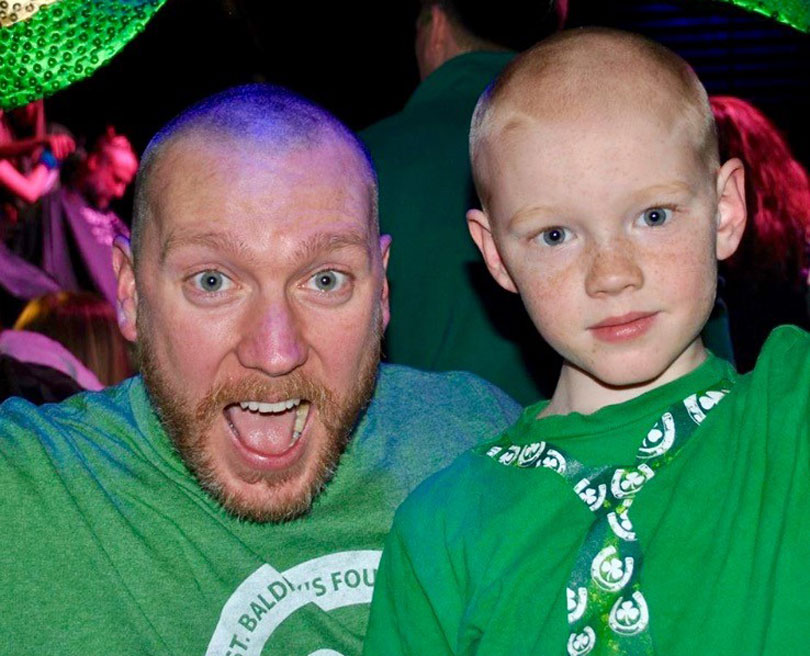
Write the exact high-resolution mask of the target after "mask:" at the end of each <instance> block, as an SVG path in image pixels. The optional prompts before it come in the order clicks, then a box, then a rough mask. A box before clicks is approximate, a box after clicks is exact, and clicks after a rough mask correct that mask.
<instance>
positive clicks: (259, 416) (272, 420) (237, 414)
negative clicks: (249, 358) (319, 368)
mask: <svg viewBox="0 0 810 656" xmlns="http://www.w3.org/2000/svg"><path fill="white" fill-rule="evenodd" d="M311 407H312V404H311V403H310V402H309V401H307V400H306V399H300V398H291V399H284V400H281V401H275V402H267V401H257V400H252V399H245V400H243V401H239V402H237V403H232V404H230V405H228V406H227V407H226V408H225V418H226V419H227V421H228V424H229V425H230V427H231V430H232V431H233V433H234V435H235V437H236V438H237V439H238V440H239V441H240V442H241V443H242V445H243V446H245V447H246V448H247V449H249V450H250V451H252V452H254V453H256V454H257V455H260V456H266V457H275V456H280V455H283V454H285V453H286V452H287V451H289V450H290V449H291V448H292V447H293V446H295V444H296V443H297V442H298V440H299V439H300V438H301V435H302V433H303V432H304V428H305V426H306V423H307V419H308V417H309V411H310V408H311Z"/></svg>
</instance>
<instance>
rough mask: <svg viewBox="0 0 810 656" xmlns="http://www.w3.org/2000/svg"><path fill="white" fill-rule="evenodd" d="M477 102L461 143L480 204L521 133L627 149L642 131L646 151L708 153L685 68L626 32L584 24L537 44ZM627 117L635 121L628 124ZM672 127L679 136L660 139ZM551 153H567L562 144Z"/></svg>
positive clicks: (701, 106)
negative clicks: (478, 109)
mask: <svg viewBox="0 0 810 656" xmlns="http://www.w3.org/2000/svg"><path fill="white" fill-rule="evenodd" d="M486 102H488V106H487V107H486V111H485V113H484V112H482V114H483V116H482V118H481V119H480V121H479V124H478V125H477V126H476V125H475V124H474V126H473V131H474V132H473V134H474V136H473V142H472V144H471V145H472V151H473V162H474V167H475V174H476V181H477V183H478V185H479V190H480V191H481V192H482V200H483V202H484V204H485V205H487V204H488V203H487V198H488V197H491V195H492V194H493V193H495V192H496V191H497V190H496V189H494V188H493V187H492V185H493V184H494V183H495V182H496V179H497V177H498V175H497V172H498V170H499V169H501V168H502V164H503V160H504V158H508V157H512V156H513V154H514V149H519V148H520V147H521V144H522V143H523V142H525V140H526V137H527V135H531V136H532V137H534V141H535V146H537V145H538V144H539V146H540V147H542V146H543V143H542V142H538V140H537V138H536V137H537V135H542V136H543V138H544V139H545V140H546V141H547V142H548V144H549V146H552V144H554V143H555V142H557V141H559V140H560V139H562V141H563V144H564V142H565V140H566V139H569V140H571V143H579V142H581V141H582V140H591V139H594V138H595V137H598V138H599V140H600V141H601V142H602V143H606V142H607V143H609V142H610V141H613V142H614V143H615V144H616V147H617V148H624V149H629V148H632V147H633V146H634V145H636V142H634V139H636V141H637V140H638V137H639V135H642V134H643V135H644V136H645V138H647V139H649V144H648V147H649V149H650V154H651V155H652V154H653V153H655V152H656V147H657V146H658V142H664V141H669V143H676V144H677V148H678V150H679V151H685V153H686V155H687V157H688V158H689V159H690V160H694V161H695V162H696V163H697V165H702V164H703V163H714V161H715V160H716V154H715V155H714V156H712V152H713V149H714V152H715V153H716V142H715V140H714V132H713V127H712V126H713V119H712V115H711V109H710V107H709V105H708V100H707V98H706V94H705V91H703V89H702V87H701V85H700V84H699V82H698V81H697V79H696V78H695V76H694V73H692V71H691V69H689V67H688V65H687V64H686V63H685V62H683V60H681V59H680V58H679V57H677V55H674V54H673V53H670V52H668V51H665V50H663V49H662V48H661V47H659V46H657V45H655V44H649V43H648V42H646V41H643V40H640V39H639V38H638V37H635V36H633V35H626V34H622V33H619V34H618V35H617V34H616V33H607V34H602V33H596V34H590V33H585V34H583V35H581V36H580V35H574V36H573V37H570V38H568V39H567V40H566V39H563V40H562V43H556V42H554V41H552V45H551V46H550V47H547V48H544V47H543V44H540V46H538V47H536V48H535V50H534V52H533V51H529V53H527V54H526V55H523V56H521V57H520V58H519V60H518V62H517V65H515V66H513V68H512V69H511V70H510V69H507V71H506V73H505V75H504V76H503V78H502V79H500V80H499V81H498V82H497V83H496V84H495V86H494V87H493V89H492V91H491V93H490V97H489V98H488V100H486ZM635 124H639V125H642V126H643V128H644V129H643V130H634V129H631V128H635V127H639V125H635ZM476 130H477V135H476ZM673 133H676V134H678V135H679V136H682V137H683V139H679V140H677V141H676V142H673V141H672V140H667V139H665V137H666V136H667V135H671V134H673ZM476 141H477V142H476ZM642 146H643V144H642ZM510 151H511V152H510ZM558 154H559V156H560V157H563V158H567V157H569V154H568V153H567V152H566V149H565V148H560V149H559V153H558ZM640 154H641V153H640ZM670 154H671V153H670ZM679 154H681V153H679ZM658 156H666V153H663V152H661V151H660V150H658Z"/></svg>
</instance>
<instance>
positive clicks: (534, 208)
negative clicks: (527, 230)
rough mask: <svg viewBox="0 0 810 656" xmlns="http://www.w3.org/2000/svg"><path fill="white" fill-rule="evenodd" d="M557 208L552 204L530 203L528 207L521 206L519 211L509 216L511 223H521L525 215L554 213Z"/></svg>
mask: <svg viewBox="0 0 810 656" xmlns="http://www.w3.org/2000/svg"><path fill="white" fill-rule="evenodd" d="M554 213H555V210H554V208H553V207H552V206H551V205H529V206H528V207H521V208H520V209H519V210H518V211H517V212H515V213H514V214H513V215H512V216H510V217H509V222H508V224H509V225H514V224H515V223H520V221H521V220H522V219H523V218H524V217H525V216H530V215H535V214H554Z"/></svg>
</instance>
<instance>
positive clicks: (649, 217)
mask: <svg viewBox="0 0 810 656" xmlns="http://www.w3.org/2000/svg"><path fill="white" fill-rule="evenodd" d="M670 216H672V210H668V209H665V208H663V207H651V208H650V209H648V210H644V213H643V214H642V215H641V218H642V220H643V221H644V223H646V224H647V225H648V226H651V227H655V226H660V225H664V224H665V223H666V222H667V221H668V220H669V218H670Z"/></svg>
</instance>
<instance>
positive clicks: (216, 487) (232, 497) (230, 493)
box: [200, 463, 336, 523]
mask: <svg viewBox="0 0 810 656" xmlns="http://www.w3.org/2000/svg"><path fill="white" fill-rule="evenodd" d="M335 466H336V463H335ZM335 466H332V467H330V470H331V471H332V472H334V469H335ZM251 478H253V480H245V478H244V477H243V476H241V475H239V474H235V473H233V472H229V471H215V472H212V479H213V481H214V483H213V485H208V484H207V483H206V482H204V481H203V480H202V479H200V483H201V485H202V486H203V488H204V489H206V491H207V492H208V493H209V494H210V495H211V496H212V497H214V499H215V500H216V501H217V502H218V503H219V504H220V505H221V506H222V507H223V508H224V509H225V511H227V512H228V513H229V514H230V515H232V516H234V517H237V518H239V519H244V520H248V521H252V522H262V523H264V522H276V523H278V522H287V521H290V520H293V519H296V518H298V517H301V516H303V515H306V514H307V513H308V512H309V511H310V509H311V508H312V503H313V502H314V500H315V498H316V497H317V496H318V495H319V494H320V493H321V492H322V491H323V488H324V487H325V485H326V484H327V483H328V480H329V478H331V475H330V476H328V477H323V476H321V475H319V472H317V471H310V470H309V468H308V469H304V470H303V471H289V472H284V473H283V474H275V475H274V476H272V477H269V478H268V477H266V476H259V477H255V476H254V477H251Z"/></svg>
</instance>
